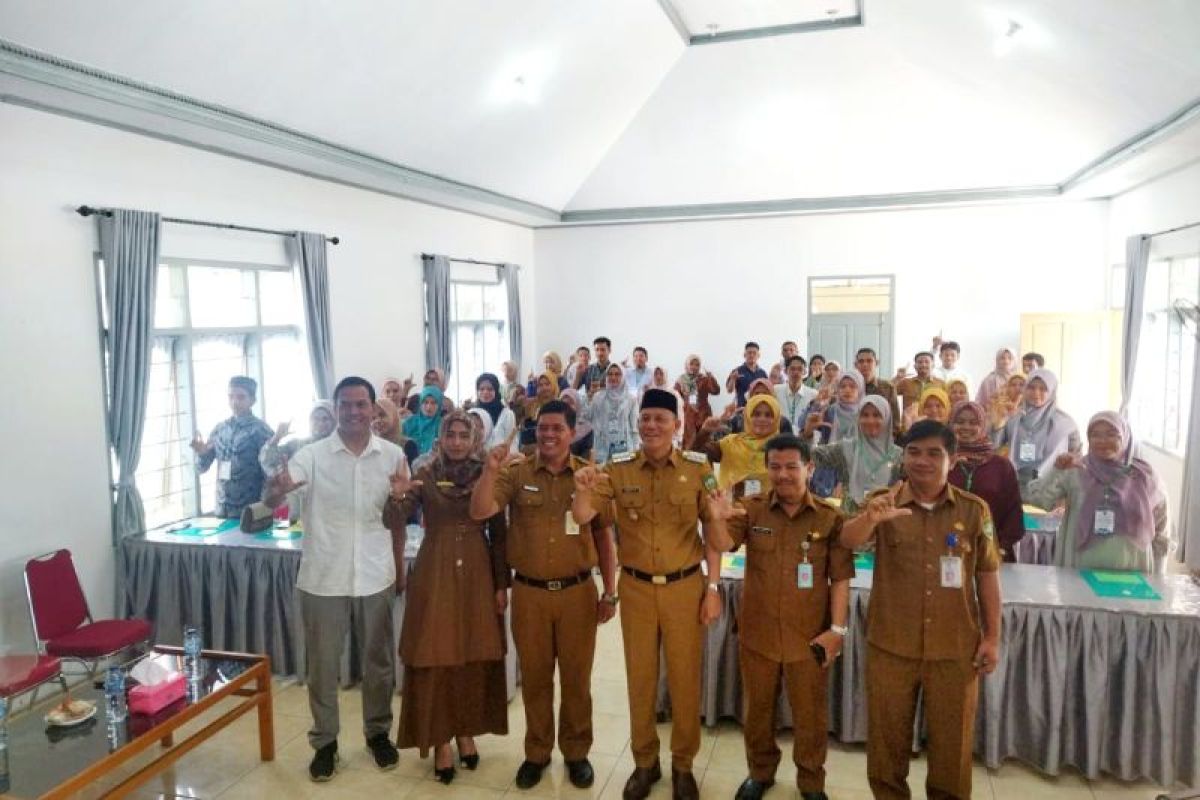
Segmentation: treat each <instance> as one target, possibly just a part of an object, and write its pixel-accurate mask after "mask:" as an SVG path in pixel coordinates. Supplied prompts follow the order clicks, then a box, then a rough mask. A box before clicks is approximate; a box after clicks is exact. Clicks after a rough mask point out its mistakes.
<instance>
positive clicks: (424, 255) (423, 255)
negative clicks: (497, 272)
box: [421, 253, 521, 269]
mask: <svg viewBox="0 0 1200 800" xmlns="http://www.w3.org/2000/svg"><path fill="white" fill-rule="evenodd" d="M433 256H434V254H433V253H421V258H433ZM446 260H447V261H453V262H454V263H455V264H480V265H482V266H485V267H503V266H504V264H502V263H500V262H499V261H477V260H476V259H474V258H447V259H446ZM520 268H521V266H520V265H519V264H518V265H517V269H520Z"/></svg>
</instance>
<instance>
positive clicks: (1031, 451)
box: [1017, 442, 1037, 464]
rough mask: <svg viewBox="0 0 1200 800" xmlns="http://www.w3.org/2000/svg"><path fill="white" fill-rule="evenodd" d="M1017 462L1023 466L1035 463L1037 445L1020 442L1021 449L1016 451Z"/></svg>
mask: <svg viewBox="0 0 1200 800" xmlns="http://www.w3.org/2000/svg"><path fill="white" fill-rule="evenodd" d="M1017 460H1018V461H1021V462H1023V463H1025V464H1032V463H1033V462H1034V461H1037V445H1036V444H1034V443H1033V442H1021V447H1020V448H1019V449H1018V450H1017Z"/></svg>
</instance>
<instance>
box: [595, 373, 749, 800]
mask: <svg viewBox="0 0 1200 800" xmlns="http://www.w3.org/2000/svg"><path fill="white" fill-rule="evenodd" d="M678 414H679V408H678V402H677V400H676V399H675V395H674V394H673V393H671V392H666V391H663V390H661V389H649V390H647V391H646V393H645V394H644V395H643V396H642V402H641V410H640V412H639V415H638V434H639V436H640V437H641V442H642V446H641V449H640V450H638V451H637V452H635V453H622V454H618V455H616V456H614V457H613V459H612V461H611V462H609V463H608V464H607V465H605V467H604V468H603V470H600V469H599V468H597V467H586V468H584V469H581V470H577V471H576V472H575V500H574V502H573V504H572V511H573V513H574V516H575V519H576V521H578V522H579V523H580V524H581V525H582V524H587V523H589V522H592V521H593V520H596V521H597V522H598V523H599V524H600V525H602V526H608V525H612V524H613V523H614V522H615V523H616V524H617V525H618V536H619V542H618V550H617V552H618V559H619V561H620V563H621V571H622V573H623V575H622V578H621V595H622V598H623V602H624V605H623V607H622V611H621V634H622V637H623V639H624V642H625V670H626V673H627V678H628V682H629V721H630V727H631V732H630V733H631V749H632V750H633V757H634V761H635V763H636V765H637V766H636V768H635V769H634V771H633V774H632V775H630V777H629V780H628V781H627V782H626V784H625V789H624V793H623V796H624V798H625V800H642V798H644V797H646V796H647V795H649V794H650V788H651V786H652V785H653V784H654V783H655V782H656V781H658V780H659V779H660V778H661V777H662V769H661V767H660V766H659V763H658V745H659V743H658V730H657V728H656V726H655V701H656V696H657V692H658V654H659V647H660V645H661V647H662V650H663V652H664V654H665V656H666V663H667V686H668V689H669V691H670V693H671V709H672V716H673V723H672V726H671V785H672V795H673V797H675V798H697V797H699V795H700V792H699V788H698V787H697V785H696V779H695V778H694V777H693V775H692V759H694V758H695V756H696V753H697V752H698V751H699V749H700V671H701V664H702V661H701V655H702V648H703V646H704V626H705V625H706V624H708V623H710V622H712V621H713V620H714V619H717V618H718V617H719V616H720V615H721V597H720V558H721V551H722V550H724V549H728V546H729V537H728V534H727V533H726V532H725V524H724V520H725V519H727V518H729V517H730V516H734V515H736V514H738V513H745V512H744V511H741V510H740V509H735V508H734V507H733V504H732V498H731V497H730V496H727V495H725V494H724V493H723V492H719V491H717V490H716V481H715V480H714V479H713V474H712V468H711V467H710V466H709V464H708V459H707V458H706V457H705V456H704V455H702V454H700V453H693V452H690V451H685V452H681V451H679V450H676V449H674V447H673V446H672V443H671V442H672V437H673V436H674V435H675V431H676V429H677V428H678V427H679V416H678ZM710 493H711V497H710ZM700 520H703V521H704V523H705V536H706V539H707V542H708V547H707V549H706V545H705V540H702V539H701V538H700V535H699V530H698V528H697V523H698V522H699V521H700ZM705 560H706V561H707V562H708V565H709V569H708V575H709V577H708V579H707V581H706V579H705V578H704V576H703V575H702V574H701V573H700V562H701V561H705Z"/></svg>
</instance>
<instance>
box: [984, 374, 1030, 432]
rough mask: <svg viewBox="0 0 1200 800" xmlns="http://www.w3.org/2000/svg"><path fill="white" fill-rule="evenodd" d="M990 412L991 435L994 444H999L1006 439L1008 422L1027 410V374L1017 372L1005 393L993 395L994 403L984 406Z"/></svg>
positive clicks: (1006, 384) (1007, 383)
mask: <svg viewBox="0 0 1200 800" xmlns="http://www.w3.org/2000/svg"><path fill="white" fill-rule="evenodd" d="M984 408H986V409H987V412H988V423H989V427H990V431H989V435H990V436H991V437H992V443H993V444H997V445H998V444H999V443H1000V440H1001V439H1002V438H1003V437H1004V427H1005V426H1006V425H1007V424H1008V421H1009V420H1010V419H1012V418H1013V417H1015V416H1017V415H1018V414H1020V413H1022V412H1023V411H1024V408H1025V373H1023V372H1015V373H1013V374H1012V375H1010V376H1009V378H1008V381H1007V382H1006V383H1005V384H1004V391H1002V392H999V393H998V394H994V395H992V401H991V403H990V404H988V405H987V406H984Z"/></svg>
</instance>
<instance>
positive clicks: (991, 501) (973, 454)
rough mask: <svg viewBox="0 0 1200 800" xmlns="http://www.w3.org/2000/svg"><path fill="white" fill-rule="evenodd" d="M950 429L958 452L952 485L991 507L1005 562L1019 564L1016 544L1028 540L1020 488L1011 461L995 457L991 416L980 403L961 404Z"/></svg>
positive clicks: (956, 409)
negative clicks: (989, 425) (1025, 538)
mask: <svg viewBox="0 0 1200 800" xmlns="http://www.w3.org/2000/svg"><path fill="white" fill-rule="evenodd" d="M950 429H951V430H953V431H954V435H955V436H957V437H958V451H957V453H956V456H957V457H956V459H955V461H954V464H953V465H952V466H951V467H950V483H951V484H953V485H954V486H957V487H958V488H959V489H962V490H964V491H967V492H970V493H971V494H974V495H977V496H979V497H980V498H982V499H983V501H984V502H985V503H987V504H988V508H989V509H991V512H992V521H993V523H994V524H995V526H996V542H997V543H998V544H999V546H1000V555H1001V556H1002V557H1003V559H1004V560H1005V561H1008V562H1010V563H1011V562H1014V561H1016V560H1017V556H1016V547H1017V543H1018V542H1020V541H1021V539H1023V538H1024V537H1025V514H1024V511H1023V510H1022V508H1021V486H1020V484H1018V483H1017V472H1016V470H1015V469H1013V465H1012V464H1011V463H1010V462H1009V460H1008V459H1006V458H1004V457H1003V456H999V455H997V454H996V450H995V448H994V447H993V446H992V439H991V436H990V435H989V432H988V416H987V412H986V411H985V410H984V407H983V405H982V404H980V403H961V404H959V405H957V406H955V407H954V410H953V411H952V412H951V413H950Z"/></svg>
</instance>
